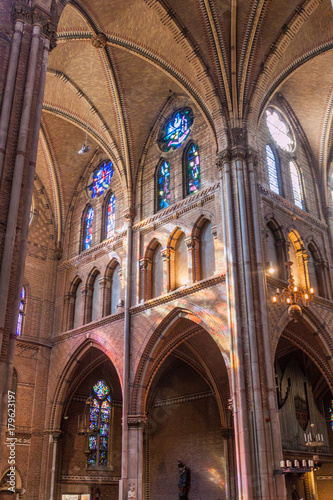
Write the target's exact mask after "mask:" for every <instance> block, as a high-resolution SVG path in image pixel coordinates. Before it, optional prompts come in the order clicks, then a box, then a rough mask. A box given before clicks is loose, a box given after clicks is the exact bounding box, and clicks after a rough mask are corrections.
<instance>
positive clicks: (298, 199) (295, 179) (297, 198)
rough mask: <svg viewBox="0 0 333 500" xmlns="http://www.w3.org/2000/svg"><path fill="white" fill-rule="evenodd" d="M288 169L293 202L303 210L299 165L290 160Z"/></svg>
mask: <svg viewBox="0 0 333 500" xmlns="http://www.w3.org/2000/svg"><path fill="white" fill-rule="evenodd" d="M289 170H290V177H291V186H292V190H293V196H294V203H295V205H296V207H298V208H301V209H302V210H304V196H303V189H302V180H301V173H300V170H299V167H298V165H297V164H296V163H295V162H294V161H290V162H289Z"/></svg>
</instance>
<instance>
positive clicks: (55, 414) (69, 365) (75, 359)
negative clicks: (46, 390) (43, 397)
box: [50, 333, 122, 431]
mask: <svg viewBox="0 0 333 500" xmlns="http://www.w3.org/2000/svg"><path fill="white" fill-rule="evenodd" d="M92 347H94V348H96V349H97V350H99V351H101V353H103V354H101V356H100V358H101V359H100V360H99V358H97V363H98V362H99V361H100V362H102V359H105V356H106V357H107V358H108V359H109V360H110V362H111V363H112V365H113V366H114V368H115V370H116V373H117V376H118V380H119V383H120V386H122V376H121V371H122V367H121V361H120V359H119V356H118V355H117V353H116V351H115V349H114V348H113V347H112V346H111V344H110V343H109V342H108V340H107V339H105V338H100V337H99V336H98V334H95V333H91V334H88V335H87V336H86V339H85V340H84V341H83V342H82V343H81V344H80V345H79V346H77V347H76V348H75V346H74V348H73V350H72V351H71V352H69V353H68V355H67V359H66V360H65V362H63V364H62V366H61V368H60V370H59V371H58V383H57V386H56V388H55V392H54V397H53V398H52V401H53V404H52V408H51V415H50V429H52V430H54V431H56V430H59V429H60V427H61V419H62V417H63V415H64V414H65V413H64V411H65V408H66V404H68V401H69V399H70V397H69V396H70V394H72V392H73V390H74V389H73V387H74V388H75V387H77V385H78V384H79V383H80V381H82V380H83V378H84V374H88V373H89V370H91V369H92V364H88V366H85V367H84V368H83V371H81V372H80V374H79V375H77V376H76V377H75V378H74V379H73V377H74V376H75V375H76V370H77V367H78V363H80V362H81V360H82V359H83V358H84V356H85V355H86V354H87V353H88V351H89V349H91V348H92ZM111 354H112V356H110V355H111ZM104 355H105V356H104ZM95 360H96V358H95Z"/></svg>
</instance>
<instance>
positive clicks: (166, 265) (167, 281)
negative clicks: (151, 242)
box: [161, 248, 170, 293]
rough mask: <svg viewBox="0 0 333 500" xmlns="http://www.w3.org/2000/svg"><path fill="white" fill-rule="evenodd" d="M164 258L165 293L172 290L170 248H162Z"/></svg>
mask: <svg viewBox="0 0 333 500" xmlns="http://www.w3.org/2000/svg"><path fill="white" fill-rule="evenodd" d="M161 255H162V260H163V293H168V292H169V291H170V272H169V270H170V249H169V248H162V250H161Z"/></svg>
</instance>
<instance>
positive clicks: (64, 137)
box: [37, 111, 98, 217]
mask: <svg viewBox="0 0 333 500" xmlns="http://www.w3.org/2000/svg"><path fill="white" fill-rule="evenodd" d="M42 125H43V129H44V132H45V136H46V138H47V142H48V148H49V151H50V152H51V153H52V160H53V161H52V166H51V168H53V172H52V174H51V177H52V183H57V186H55V187H54V189H58V191H59V198H60V203H61V207H62V217H65V216H66V215H67V211H68V208H69V204H70V201H71V199H72V196H73V192H74V190H75V188H76V186H77V183H78V181H79V179H80V176H81V175H82V174H83V173H84V170H85V168H86V166H87V165H88V163H89V162H90V159H91V157H92V156H93V154H94V152H95V150H96V149H97V147H98V146H97V143H96V142H95V141H94V140H92V139H90V141H89V144H90V152H89V153H87V154H85V155H82V156H80V155H78V148H77V144H80V143H81V142H82V130H80V129H79V128H77V127H76V126H75V125H72V124H71V123H69V122H68V121H66V120H63V119H62V118H60V117H58V116H55V115H52V114H50V113H46V112H45V111H44V112H43V115H42ZM42 168H43V165H39V164H37V173H38V175H39V176H40V177H41V178H42V175H40V173H39V171H40V169H42Z"/></svg>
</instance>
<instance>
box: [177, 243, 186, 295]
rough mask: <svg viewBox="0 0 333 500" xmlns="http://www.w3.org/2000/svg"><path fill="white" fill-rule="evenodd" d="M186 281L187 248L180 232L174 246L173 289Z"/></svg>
mask: <svg viewBox="0 0 333 500" xmlns="http://www.w3.org/2000/svg"><path fill="white" fill-rule="evenodd" d="M187 281H188V263H187V248H186V245H185V234H184V233H181V234H180V235H179V237H178V239H177V242H176V246H175V289H177V288H179V287H181V286H183V285H186V284H187Z"/></svg>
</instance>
